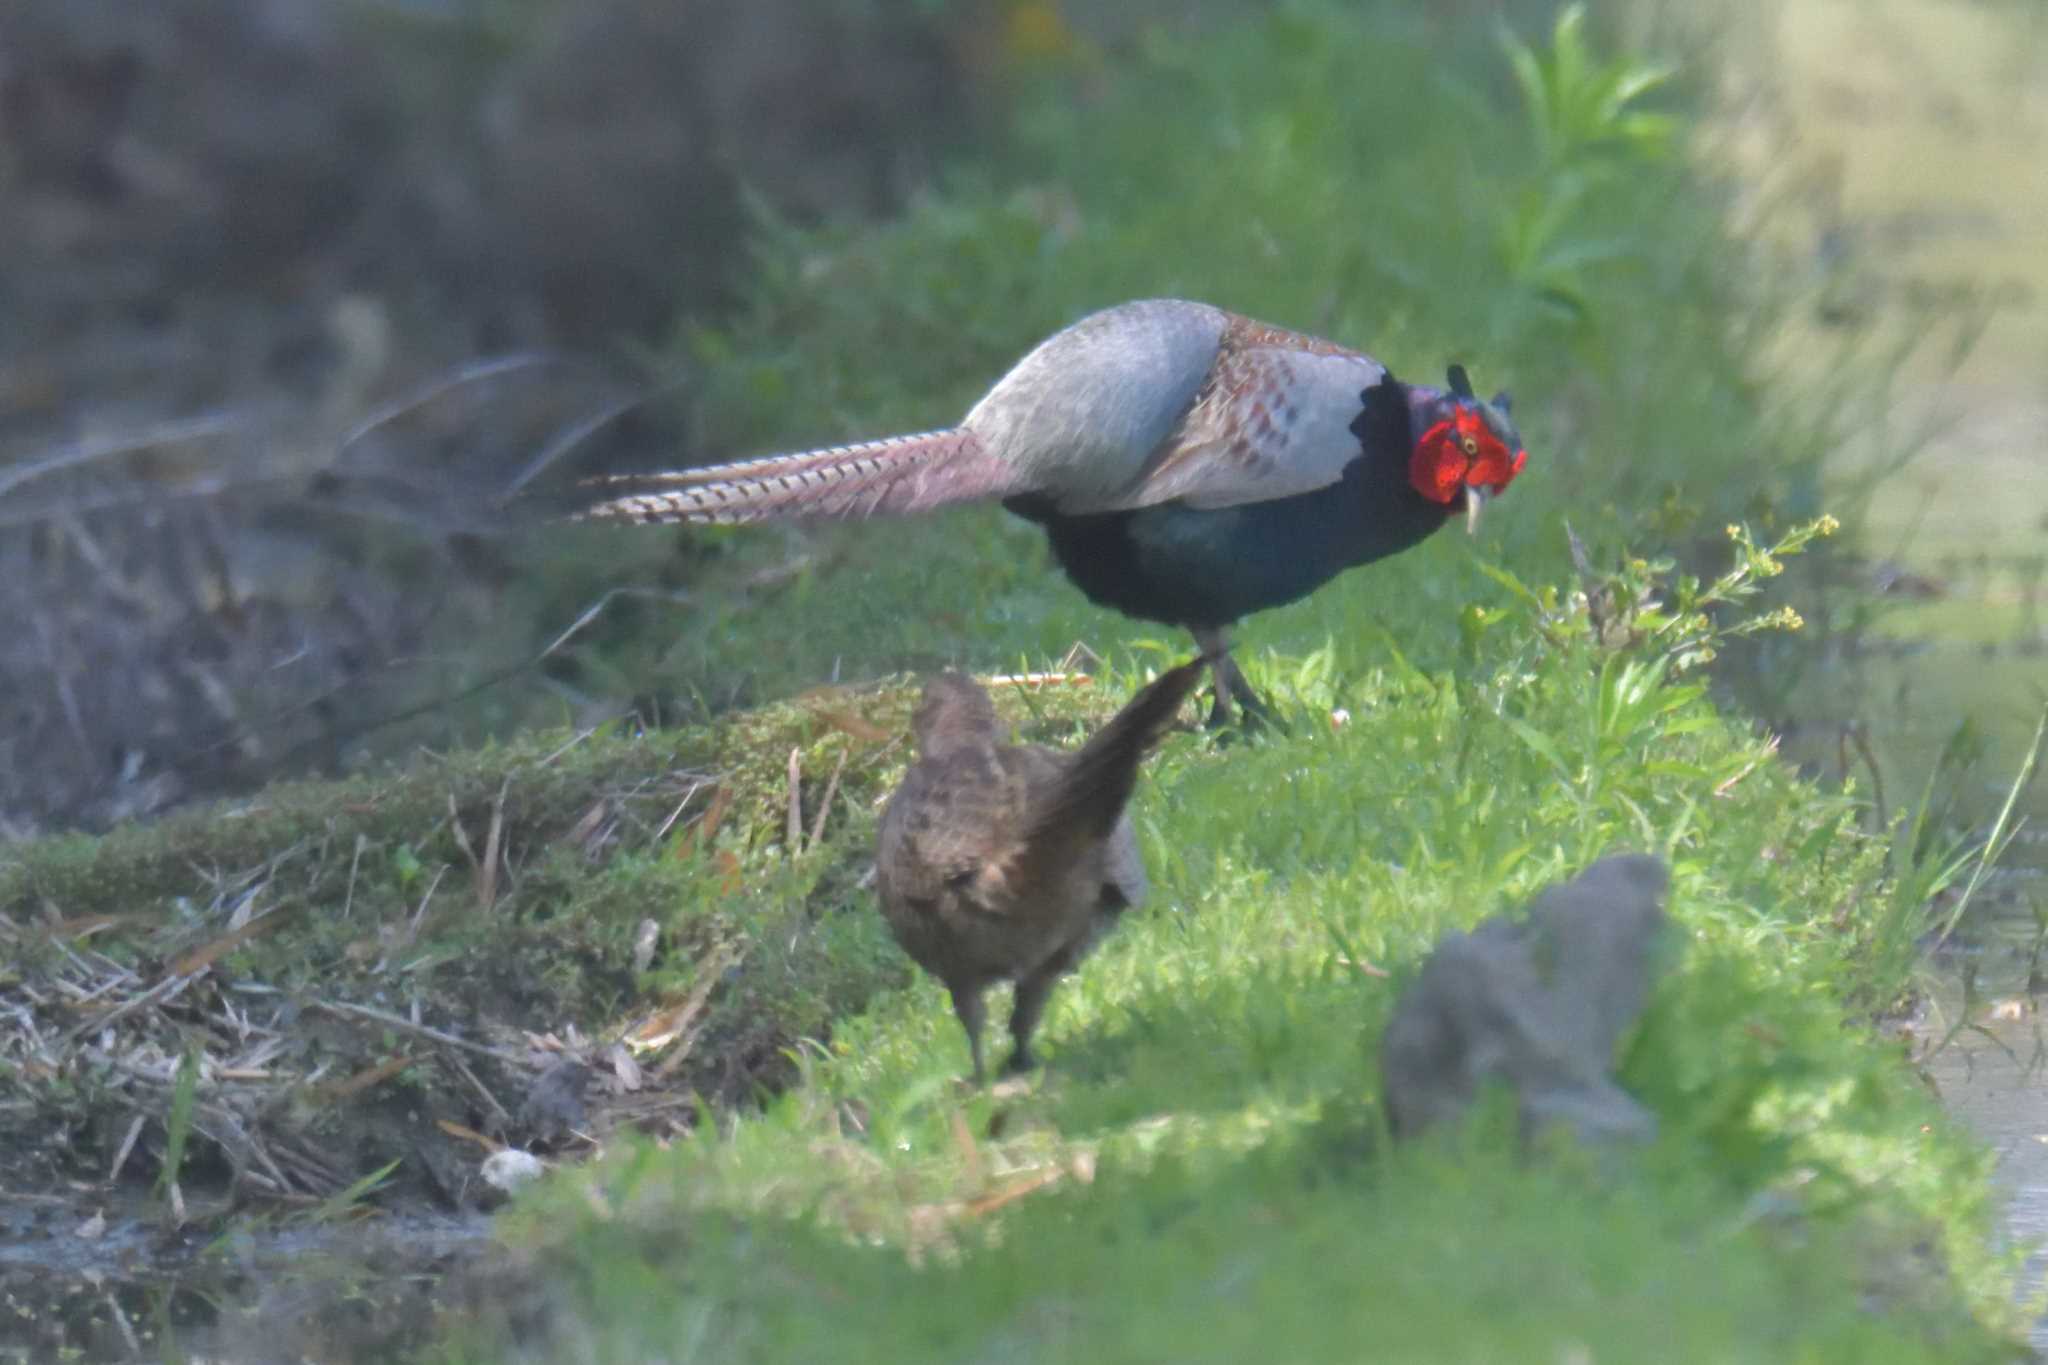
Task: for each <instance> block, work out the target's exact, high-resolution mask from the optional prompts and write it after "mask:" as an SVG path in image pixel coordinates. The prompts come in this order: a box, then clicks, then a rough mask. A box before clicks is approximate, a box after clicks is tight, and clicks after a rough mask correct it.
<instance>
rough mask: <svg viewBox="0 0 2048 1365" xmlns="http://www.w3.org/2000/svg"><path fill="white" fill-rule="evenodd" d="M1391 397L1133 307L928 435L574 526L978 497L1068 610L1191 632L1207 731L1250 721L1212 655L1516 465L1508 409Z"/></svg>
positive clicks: (738, 470)
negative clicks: (1020, 526) (1030, 529)
mask: <svg viewBox="0 0 2048 1365" xmlns="http://www.w3.org/2000/svg"><path fill="white" fill-rule="evenodd" d="M1448 378H1449V388H1448V390H1439V389H1433V388H1428V387H1426V386H1423V385H1419V384H1403V383H1400V382H1399V381H1397V380H1396V379H1395V378H1394V377H1393V375H1391V374H1390V373H1388V371H1387V368H1386V366H1384V365H1382V364H1380V363H1379V362H1378V361H1376V360H1374V359H1372V357H1370V356H1367V355H1364V354H1362V353H1360V352H1358V351H1353V350H1350V349H1347V348H1346V347H1343V346H1339V345H1337V344H1336V343H1335V342H1330V341H1325V340H1322V339H1321V338H1319V337H1313V336H1307V335H1304V334H1303V333H1300V332H1290V331H1287V330H1285V329H1283V328H1280V327H1274V326H1270V325H1268V324H1266V323H1262V322H1255V321H1253V320H1251V319H1250V318H1246V317H1241V316H1239V315H1237V314H1235V313H1229V312H1225V311H1224V310H1223V309H1220V308H1214V307H1211V306H1210V305H1208V304H1204V303H1193V302H1189V301H1186V300H1182V299H1146V300H1140V301H1138V302H1134V303H1125V304H1119V305H1118V306H1116V307H1113V308H1108V309H1105V310H1103V311H1101V312H1099V313H1094V314H1091V315H1090V316H1088V317H1085V318H1083V319H1081V320H1080V321H1079V322H1076V323H1074V324H1073V325H1072V326H1070V327H1068V328H1066V329H1065V330H1064V331H1060V332H1057V333H1055V334H1054V335H1052V336H1051V337H1048V338H1047V339H1046V340H1045V341H1043V342H1040V343H1039V345H1038V346H1037V347H1036V348H1035V349H1034V350H1032V351H1031V353H1030V354H1028V355H1026V356H1025V357H1024V358H1023V359H1022V360H1020V361H1018V362H1017V364H1016V365H1015V366H1013V367H1012V368H1011V370H1010V372H1009V373H1008V374H1006V375H1004V376H1003V377H1002V378H1001V379H999V380H997V381H996V383H995V386H994V387H993V388H991V389H990V390H989V391H988V393H987V394H986V395H985V396H983V398H982V399H981V401H980V402H978V403H976V404H975V405H974V407H973V408H972V409H971V410H970V411H969V412H968V414H967V416H966V417H964V418H963V419H961V422H960V425H958V426H956V427H950V428H947V429H946V430H943V431H928V432H922V433H919V434H917V435H910V436H891V437H885V438H883V439H881V440H878V441H866V442H862V443H860V444H857V445H848V446H834V447H831V448H829V449H823V450H813V451H806V452H803V453H800V454H793V455H772V456H768V457H766V458H763V459H752V460H741V461H738V462H736V463H732V464H722V465H711V466H708V467H706V468H702V469H688V470H681V471H677V472H674V473H664V474H648V475H626V476H619V478H617V479H614V480H609V481H608V482H619V481H624V482H631V483H638V484H639V485H641V488H642V489H643V491H639V492H634V493H629V494H624V495H621V496H613V497H608V498H606V499H605V500H604V501H602V502H600V503H598V504H596V505H595V506H593V507H590V508H588V509H586V510H585V511H584V512H582V513H581V514H580V515H581V516H582V517H587V518H597V519H606V520H614V521H625V522H643V523H646V522H694V523H705V524H733V523H739V522H751V521H765V520H770V519H774V518H788V517H864V516H876V515H901V514H906V513H914V512H928V511H931V510H933V509H935V508H940V507H947V506H950V505H952V504H954V503H963V502H972V501H978V500H982V499H989V498H999V499H1001V500H1002V503H1003V505H1004V506H1005V507H1007V508H1008V509H1009V510H1010V511H1012V512H1014V513H1016V514H1017V515H1019V516H1022V517H1025V518H1028V519H1029V520H1031V521H1034V522H1037V523H1038V524H1039V525H1041V526H1043V527H1044V528H1045V531H1046V535H1047V537H1048V539H1049V540H1050V541H1051V544H1052V552H1053V556H1054V557H1055V558H1056V559H1057V560H1058V561H1059V563H1060V567H1061V568H1063V569H1064V570H1065V571H1066V574H1067V577H1068V578H1070V579H1072V580H1073V582H1074V584H1075V586H1077V587H1079V588H1080V589H1081V591H1082V592H1084V593H1086V594H1087V595H1088V597H1089V599H1090V600H1092V601H1094V602H1097V603H1100V604H1101V605H1103V606H1108V607H1114V608H1116V609H1117V610H1118V611H1121V612H1124V613H1125V614H1126V615H1130V616H1137V617H1142V618H1144V619H1146V620H1152V621H1162V622H1166V623H1168V624H1171V625H1178V626H1185V627H1187V628H1188V629H1190V630H1192V631H1193V632H1194V635H1195V639H1196V642H1197V644H1199V645H1200V647H1201V649H1202V652H1203V653H1204V654H1205V655H1207V656H1208V657H1209V658H1210V660H1211V667H1212V668H1213V670H1214V672H1215V677H1216V705H1215V710H1214V711H1213V712H1212V713H1211V717H1210V719H1211V722H1212V723H1219V722H1221V721H1223V720H1225V719H1227V718H1228V716H1229V711H1230V700H1231V698H1233V697H1235V698H1236V699H1237V700H1238V701H1239V703H1240V704H1242V705H1243V706H1245V707H1246V708H1247V709H1248V710H1256V709H1258V706H1259V703H1258V700H1257V698H1256V696H1255V695H1254V694H1253V692H1252V690H1251V687H1250V686H1249V684H1247V683H1246V681H1245V679H1244V675H1243V674H1242V673H1241V672H1240V671H1239V670H1238V668H1237V666H1236V665H1235V663H1233V662H1232V661H1231V659H1230V656H1229V636H1228V631H1229V628H1230V626H1231V625H1232V624H1234V623H1235V622H1236V621H1238V620H1239V619H1240V618H1242V617H1244V616H1247V615H1249V614H1251V613H1252V612H1255V611H1261V610H1264V609H1265V608H1267V607H1276V606H1280V605H1282V604H1284V603H1287V602H1292V601H1295V600H1297V599H1299V598H1301V597H1305V596H1307V595H1308V594H1309V593H1311V592H1313V591H1314V590H1315V589H1317V588H1319V587H1321V586H1322V585H1323V584H1324V583H1326V582H1328V581H1329V580H1330V579H1331V578H1334V577H1335V576H1336V575H1337V574H1338V573H1340V572H1342V571H1343V570H1345V569H1347V568H1351V567H1353V566H1355V565H1359V564H1368V563H1371V562H1372V561H1373V560H1376V559H1380V558H1383V557H1385V556H1387V555H1390V554H1394V553H1396V552H1398V551H1401V550H1405V549H1407V548H1408V547H1410V546H1412V545H1414V544H1416V543H1417V542H1419V541H1421V540H1422V539H1423V538H1424V537H1425V536H1427V535H1429V534H1430V532H1432V531H1434V530H1436V529H1437V528H1438V527H1440V526H1442V525H1443V524H1444V522H1446V521H1447V520H1449V519H1450V518H1451V517H1452V516H1453V515H1455V514H1457V513H1458V512H1461V511H1462V512H1464V513H1465V515H1466V518H1467V521H1468V524H1476V523H1477V520H1478V516H1479V510H1480V508H1481V506H1482V505H1483V504H1484V503H1485V501H1486V500H1487V499H1488V498H1489V497H1491V496H1493V495H1494V494H1497V493H1499V492H1500V491H1501V490H1502V489H1504V488H1506V487H1507V486H1508V484H1509V483H1511V482H1512V481H1513V480H1514V478H1515V476H1516V475H1517V474H1519V473H1521V471H1522V466H1523V464H1524V462H1525V461H1526V460H1527V459H1528V455H1527V452H1526V451H1525V450H1524V448H1523V445H1522V438H1521V436H1520V435H1519V434H1518V433H1517V432H1516V430H1515V428H1514V426H1513V424H1512V423H1511V422H1510V421H1509V420H1508V395H1507V394H1505V393H1502V394H1497V395H1495V397H1494V398H1493V400H1492V401H1491V402H1486V401H1482V400H1481V399H1479V398H1477V397H1476V396H1474V394H1473V392H1472V386H1471V384H1470V382H1469V381H1468V380H1467V379H1466V377H1465V372H1464V370H1463V368H1462V367H1460V366H1456V365H1453V366H1452V367H1451V368H1450V372H1449V376H1448Z"/></svg>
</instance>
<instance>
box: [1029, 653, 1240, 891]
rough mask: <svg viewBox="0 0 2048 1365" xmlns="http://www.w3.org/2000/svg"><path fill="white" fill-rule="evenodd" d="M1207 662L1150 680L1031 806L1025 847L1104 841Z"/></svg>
mask: <svg viewBox="0 0 2048 1365" xmlns="http://www.w3.org/2000/svg"><path fill="white" fill-rule="evenodd" d="M1207 663H1208V659H1207V658H1206V657H1201V658H1194V659H1190V660H1188V662H1186V663H1184V664H1182V665H1180V666H1179V667H1178V668H1170V669H1168V670H1167V671H1166V672H1164V673H1162V674H1160V675H1159V676H1158V677H1157V678H1154V679H1153V680H1152V682H1151V683H1150V684H1148V685H1147V686H1146V687H1145V688H1144V689H1143V690H1141V691H1140V692H1139V693H1138V694H1137V695H1136V696H1134V697H1132V698H1131V699H1130V700H1129V701H1127V702H1125V703H1124V708H1123V710H1121V711H1119V712H1117V713H1116V714H1115V715H1114V716H1112V717H1110V719H1109V721H1108V723H1107V724H1105V725H1104V726H1103V727H1102V728H1101V729H1100V730H1097V731H1096V732H1095V733H1094V734H1093V735H1092V736H1090V737H1089V740H1088V742H1087V743H1086V744H1084V745H1082V746H1081V747H1080V748H1079V749H1077V750H1075V752H1074V755H1073V757H1071V758H1070V759H1068V760H1067V765H1066V769H1065V771H1063V772H1062V773H1061V774H1060V778H1059V781H1058V782H1057V783H1055V784H1054V785H1053V786H1052V787H1051V788H1050V789H1048V790H1047V791H1046V792H1044V793H1043V794H1042V795H1041V796H1039V797H1038V798H1037V799H1036V800H1034V801H1033V803H1032V810H1031V816H1030V819H1029V821H1028V822H1027V828H1026V830H1025V834H1024V843H1025V846H1026V847H1031V848H1035V849H1036V850H1037V851H1039V852H1042V853H1048V854H1050V853H1054V852H1055V850H1056V849H1058V848H1059V846H1061V845H1064V844H1066V843H1068V842H1070V841H1085V840H1098V839H1106V838H1108V837H1109V835H1110V832H1111V831H1112V830H1114V829H1115V828H1116V823H1117V821H1118V820H1119V819H1120V818H1121V817H1122V816H1123V811H1124V807H1125V806H1126V805H1127V804H1129V802H1130V799H1131V791H1132V789H1133V788H1134V787H1136V786H1137V783H1138V764H1139V763H1140V762H1141V761H1143V759H1144V757H1145V754H1146V752H1147V751H1148V750H1149V749H1151V747H1152V746H1153V745H1154V744H1156V743H1157V742H1158V741H1159V737H1160V736H1161V735H1163V734H1164V733H1165V732H1166V727H1167V726H1169V725H1171V724H1172V723H1173V718H1174V716H1175V714H1176V713H1177V712H1179V710H1180V704H1181V702H1182V701H1183V700H1185V699H1186V697H1187V695H1188V693H1189V692H1191V691H1193V690H1194V687H1195V684H1196V683H1197V682H1198V681H1200V680H1201V676H1202V669H1203V667H1204V666H1205V665H1206V664H1207Z"/></svg>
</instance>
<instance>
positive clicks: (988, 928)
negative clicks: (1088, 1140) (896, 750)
mask: <svg viewBox="0 0 2048 1365" xmlns="http://www.w3.org/2000/svg"><path fill="white" fill-rule="evenodd" d="M1208 662H1210V661H1209V660H1208V659H1206V658H1196V659H1192V660H1190V661H1189V662H1187V663H1184V664H1182V665H1180V666H1179V667H1178V668H1175V669H1172V670H1170V671H1169V672H1167V673H1164V674H1162V675H1161V676H1160V677H1159V678H1157V679H1155V680H1154V681H1153V682H1152V683H1151V685H1149V686H1147V687H1146V688H1144V689H1143V690H1142V691H1140V692H1139V693H1138V694H1137V695H1136V696H1135V697H1133V698H1131V700H1130V701H1129V702H1127V703H1125V705H1124V708H1123V709H1122V710H1121V711H1119V712H1117V713H1116V715H1115V716H1114V717H1113V718H1111V720H1110V721H1109V723H1108V724H1107V725H1105V726H1103V727H1102V729H1101V730H1099V731H1097V732H1096V734H1095V736H1094V737H1093V738H1091V739H1090V740H1089V741H1088V742H1087V743H1086V744H1084V745H1082V746H1081V748H1079V749H1078V750H1076V751H1074V752H1073V753H1071V754H1066V753H1060V752H1058V751H1057V750H1053V749H1047V748H1044V747H1042V746H1040V745H1035V744H1029V745H1012V744H1004V743H1001V742H1000V739H999V735H1000V730H999V727H998V725H997V721H996V712H995V706H994V704H993V703H991V702H990V701H989V696H988V693H987V692H986V691H984V690H983V689H982V687H981V685H980V684H978V683H976V682H975V681H974V680H973V679H972V678H969V677H967V676H966V675H964V674H961V673H955V672H946V673H942V674H940V675H939V676H938V677H936V678H934V679H932V680H931V682H930V683H928V684H927V685H926V687H925V691H924V699H923V701H922V702H921V703H920V704H919V705H918V708H917V714H916V716H915V718H914V719H913V722H912V724H913V727H914V728H915V730H916V733H917V747H918V757H917V761H916V762H915V763H913V764H911V766H910V771H909V772H907V773H905V774H904V775H903V785H902V786H900V787H898V788H897V789H896V791H895V794H894V795H892V796H891V797H890V798H889V804H888V807H887V808H886V809H885V810H884V811H883V812H882V823H881V830H880V834H879V837H878V847H877V849H876V857H875V880H876V886H877V889H878V890H879V892H880V895H881V901H882V915H883V917H884V918H885V919H887V920H888V922H889V929H890V932H891V933H893V934H894V935H895V936H896V941H897V942H898V943H900V944H902V945H903V948H904V951H906V952H908V953H909V954H910V956H911V957H912V958H913V959H915V960H916V962H917V964H918V965H919V966H921V967H923V968H924V969H925V970H926V971H928V972H930V973H931V974H932V975H934V976H936V977H938V978H939V980H940V981H942V982H944V983H945V986H946V989H947V990H948V991H950V992H952V996H953V1012H954V1013H955V1014H957V1015H958V1016H959V1017H960V1026H961V1027H962V1028H964V1029H966V1030H967V1047H968V1051H969V1052H970V1053H972V1055H973V1057H974V1080H975V1084H977V1085H979V1084H981V1082H982V1081H983V1079H984V1078H985V1073H984V1071H983V1069H982V1053H981V1030H982V1024H983V1022H984V1021H985V1019H986V1010H985V1007H984V1004H983V1001H982V992H983V991H985V990H986V989H988V987H989V986H991V985H993V984H995V983H996V982H998V981H1014V982H1016V983H1017V996H1016V1002H1015V1004H1014V1005H1013V1006H1012V1007H1011V1011H1010V1036H1011V1037H1012V1038H1014V1039H1015V1040H1016V1048H1015V1050H1014V1051H1012V1052H1011V1054H1010V1058H1009V1061H1008V1062H1007V1063H1006V1064H1005V1065H1004V1070H1005V1072H1018V1071H1025V1070H1029V1069H1030V1068H1031V1067H1033V1066H1035V1065H1036V1064H1037V1063H1036V1061H1035V1060H1034V1059H1033V1057H1032V1053H1031V1034H1032V1030H1034V1029H1035V1028H1036V1027H1037V1026H1038V1019H1039V1016H1040V1015H1041V1014H1043V1013H1044V1012H1045V1003H1046V999H1047V997H1049V996H1050V995H1051V994H1052V988H1053V986H1054V984H1055V983H1056V982H1057V981H1058V980H1059V978H1060V977H1061V976H1063V975H1064V974H1066V973H1067V972H1069V971H1072V970H1073V969H1074V967H1075V966H1076V965H1077V964H1078V963H1079V962H1080V961H1081V959H1082V958H1083V957H1086V956H1087V955H1088V953H1089V951H1090V950H1091V949H1092V948H1094V946H1095V944H1096V943H1097V941H1098V940H1100V939H1101V937H1102V935H1103V934H1104V933H1106V932H1107V931H1108V930H1109V929H1110V928H1111V927H1112V926H1113V925H1114V924H1115V923H1116V920H1117V917H1118V916H1119V915H1120V914H1122V913H1123V911H1124V909H1125V907H1127V906H1133V905H1137V904H1140V903H1141V902H1142V901H1143V900H1144V899H1145V890H1146V883H1145V868H1144V864H1143V863H1142V862H1140V860H1139V858H1138V843H1137V839H1136V837H1135V836H1134V835H1133V833H1132V831H1131V824H1130V821H1129V820H1128V819H1127V818H1125V815H1124V806H1125V805H1126V804H1127V803H1128V802H1129V801H1130V799H1131V789H1132V788H1133V786H1135V785H1136V783H1137V776H1138V763H1139V761H1140V760H1141V759H1143V758H1144V756H1145V752H1146V750H1148V749H1149V748H1151V746H1152V745H1153V743H1154V742H1155V741H1156V740H1157V739H1158V738H1159V736H1160V735H1161V733H1162V732H1164V730H1165V729H1166V726H1167V725H1168V724H1169V723H1170V722H1171V721H1172V719H1173V716H1174V714H1175V712H1176V711H1178V710H1179V709H1180V704H1181V701H1182V700H1183V699H1184V698H1185V697H1186V696H1187V694H1188V693H1189V692H1190V691H1191V690H1193V688H1194V686H1195V683H1196V682H1197V681H1198V680H1199V679H1200V677H1201V674H1202V668H1203V666H1204V664H1206V663H1208Z"/></svg>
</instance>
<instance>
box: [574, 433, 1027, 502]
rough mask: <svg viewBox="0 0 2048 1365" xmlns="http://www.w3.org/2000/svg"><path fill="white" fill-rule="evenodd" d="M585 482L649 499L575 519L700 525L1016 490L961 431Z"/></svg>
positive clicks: (1003, 468)
mask: <svg viewBox="0 0 2048 1365" xmlns="http://www.w3.org/2000/svg"><path fill="white" fill-rule="evenodd" d="M586 482H590V483H605V484H618V483H633V484H637V485H639V486H641V487H642V488H646V489H647V490H648V491H645V492H639V493H627V494H621V495H619V496H617V497H611V498H606V499H604V500H603V501H601V502H598V503H596V504H594V505H592V506H590V507H587V508H585V509H584V510H582V511H580V512H577V513H575V514H574V515H573V519H574V520H577V521H623V522H636V523H640V524H654V523H660V522H685V523H689V524H693V525H703V526H736V525H742V524H744V523H747V522H755V521H769V520H774V519H778V518H795V517H857V516H874V515H878V514H881V515H888V514H900V513H907V512H924V511H930V510H931V509H933V508H936V507H943V506H946V505H947V504H950V503H956V502H968V501H972V500H975V499H978V498H986V497H999V496H1005V495H1007V494H1008V493H1010V492H1012V491H1014V490H1013V489H1012V488H1011V487H1010V485H1011V484H1012V483H1013V482H1014V478H1013V475H1012V472H1011V470H1010V468H1009V466H1007V465H1005V464H1003V463H1002V462H1000V461H998V460H995V459H993V458H992V457H990V456H989V455H988V454H987V452H986V451H984V450H983V448H982V445H981V442H980V440H979V439H978V438H977V437H976V436H975V435H974V433H973V432H971V431H967V430H964V429H962V428H958V427H955V428H950V429H948V430H945V431H927V432H920V433H918V434H916V435H913V436H890V437H886V438H884V439H883V440H879V441H863V442H860V443H859V444H856V445H846V446H828V447H826V448H824V449H822V450H806V451H800V452H798V453H796V454H793V455H770V456H765V457H763V458H760V459H752V460H737V461H734V462H733V463H731V464H721V465H708V466H706V467H705V468H702V469H684V470H676V471H674V472H671V473H661V474H619V475H611V476H607V477H604V478H600V479H592V480H587V481H586Z"/></svg>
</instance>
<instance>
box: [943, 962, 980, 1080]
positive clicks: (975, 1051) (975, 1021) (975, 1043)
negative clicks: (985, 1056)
mask: <svg viewBox="0 0 2048 1365" xmlns="http://www.w3.org/2000/svg"><path fill="white" fill-rule="evenodd" d="M948 989H950V990H951V991H952V992H953V1013H954V1014H956V1015H958V1016H959V1018H960V1027H961V1028H963V1029H965V1030H967V1051H968V1054H969V1055H970V1056H972V1057H973V1058H974V1083H975V1084H976V1085H983V1084H986V1083H987V1081H988V1074H987V1073H986V1072H985V1071H983V1070H982V1066H981V1026H982V1024H983V1023H984V1022H986V1020H987V1019H988V1006H987V1005H986V1004H985V1003H984V1002H983V1001H982V998H981V987H980V986H979V985H974V986H952V987H949V988H948Z"/></svg>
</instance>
